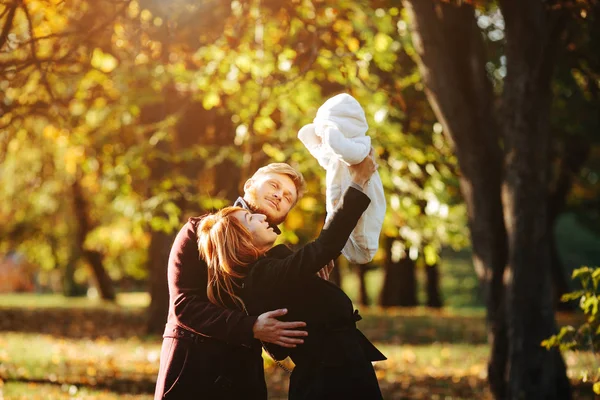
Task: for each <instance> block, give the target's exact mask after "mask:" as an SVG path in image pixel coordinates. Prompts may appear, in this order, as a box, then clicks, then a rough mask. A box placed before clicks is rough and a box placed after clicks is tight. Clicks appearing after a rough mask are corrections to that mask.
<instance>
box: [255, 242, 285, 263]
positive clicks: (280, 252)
mask: <svg viewBox="0 0 600 400" xmlns="http://www.w3.org/2000/svg"><path fill="white" fill-rule="evenodd" d="M292 253H293V251H292V249H290V248H289V247H287V246H286V245H285V244H278V245H277V246H274V247H271V249H269V251H267V252H266V253H265V256H264V257H262V258H259V259H258V262H260V261H261V260H267V259H269V258H285V257H287V256H289V255H290V254H292Z"/></svg>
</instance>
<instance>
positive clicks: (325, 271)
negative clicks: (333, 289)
mask: <svg viewBox="0 0 600 400" xmlns="http://www.w3.org/2000/svg"><path fill="white" fill-rule="evenodd" d="M334 266H335V263H334V262H333V260H331V261H329V262H328V263H327V265H326V266H324V267H323V268H321V270H320V271H319V272H317V276H318V277H319V278H321V279H325V280H326V281H328V280H329V274H331V270H332V269H333V267H334Z"/></svg>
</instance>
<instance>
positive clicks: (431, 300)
mask: <svg viewBox="0 0 600 400" xmlns="http://www.w3.org/2000/svg"><path fill="white" fill-rule="evenodd" d="M425 276H426V277H427V281H426V293H427V306H428V307H433V308H442V306H443V302H442V296H441V294H440V268H439V265H438V264H434V265H426V266H425Z"/></svg>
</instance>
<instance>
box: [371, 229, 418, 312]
mask: <svg viewBox="0 0 600 400" xmlns="http://www.w3.org/2000/svg"><path fill="white" fill-rule="evenodd" d="M393 242H394V238H389V237H388V238H386V239H385V250H386V252H385V254H386V255H385V261H384V268H385V278H384V281H383V288H382V290H381V294H380V298H379V304H380V305H381V306H382V307H393V306H401V307H416V306H417V305H418V302H417V274H416V266H415V262H414V261H413V260H411V259H410V258H409V257H407V256H405V257H402V258H400V260H398V261H393V259H392V245H393Z"/></svg>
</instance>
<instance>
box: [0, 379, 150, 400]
mask: <svg viewBox="0 0 600 400" xmlns="http://www.w3.org/2000/svg"><path fill="white" fill-rule="evenodd" d="M152 398H153V396H152V395H150V394H124V393H118V392H111V391H109V390H95V389H90V388H86V387H82V386H76V385H69V384H63V385H53V384H40V383H22V382H7V383H5V384H4V386H0V400H2V399H4V400H9V399H10V400H55V399H89V400H91V399H94V400H152Z"/></svg>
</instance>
